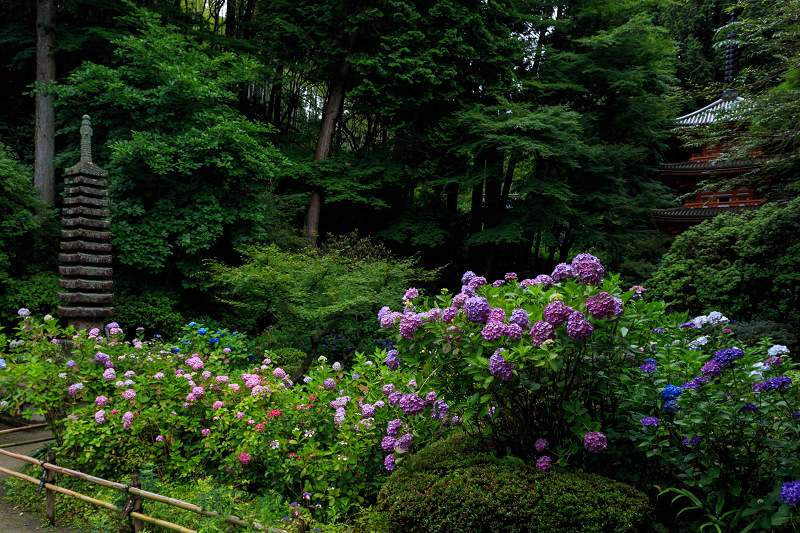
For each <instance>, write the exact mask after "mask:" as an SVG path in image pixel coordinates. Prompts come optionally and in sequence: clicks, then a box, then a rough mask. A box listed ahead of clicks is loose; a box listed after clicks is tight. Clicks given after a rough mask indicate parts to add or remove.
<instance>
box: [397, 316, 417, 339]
mask: <svg viewBox="0 0 800 533" xmlns="http://www.w3.org/2000/svg"><path fill="white" fill-rule="evenodd" d="M420 326H422V319H421V318H420V317H419V315H417V314H416V313H412V312H407V313H405V314H404V315H403V318H402V319H401V320H400V335H402V336H403V338H405V339H413V338H414V332H415V331H416V330H417V328H419V327H420Z"/></svg>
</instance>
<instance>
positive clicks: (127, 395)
mask: <svg viewBox="0 0 800 533" xmlns="http://www.w3.org/2000/svg"><path fill="white" fill-rule="evenodd" d="M122 397H123V398H125V399H126V400H133V399H134V398H136V391H135V390H133V389H126V390H125V392H123V393H122Z"/></svg>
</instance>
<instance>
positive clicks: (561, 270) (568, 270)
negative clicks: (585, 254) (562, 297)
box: [550, 263, 575, 281]
mask: <svg viewBox="0 0 800 533" xmlns="http://www.w3.org/2000/svg"><path fill="white" fill-rule="evenodd" d="M574 275H575V273H574V272H573V271H572V267H571V266H570V265H568V264H566V263H559V264H557V265H556V268H554V269H553V273H552V274H551V275H550V277H551V278H552V280H553V281H561V280H562V279H567V278H571V277H572V276H574Z"/></svg>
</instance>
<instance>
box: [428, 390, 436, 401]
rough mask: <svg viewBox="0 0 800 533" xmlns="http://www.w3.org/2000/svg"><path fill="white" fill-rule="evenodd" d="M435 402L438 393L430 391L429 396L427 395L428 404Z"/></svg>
mask: <svg viewBox="0 0 800 533" xmlns="http://www.w3.org/2000/svg"><path fill="white" fill-rule="evenodd" d="M435 401H436V393H435V392H434V391H430V392H429V393H428V394H426V395H425V402H426V403H433V402H435Z"/></svg>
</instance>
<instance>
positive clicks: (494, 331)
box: [481, 321, 508, 341]
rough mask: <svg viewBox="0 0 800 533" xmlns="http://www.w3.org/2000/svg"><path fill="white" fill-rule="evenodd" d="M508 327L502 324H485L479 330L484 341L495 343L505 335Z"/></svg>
mask: <svg viewBox="0 0 800 533" xmlns="http://www.w3.org/2000/svg"><path fill="white" fill-rule="evenodd" d="M507 330H508V326H506V325H505V324H504V323H502V322H491V321H490V322H487V323H486V325H485V326H483V329H482V330H481V336H482V337H483V340H485V341H495V340H497V339H499V338H500V337H502V336H503V335H505V334H506V332H507Z"/></svg>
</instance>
